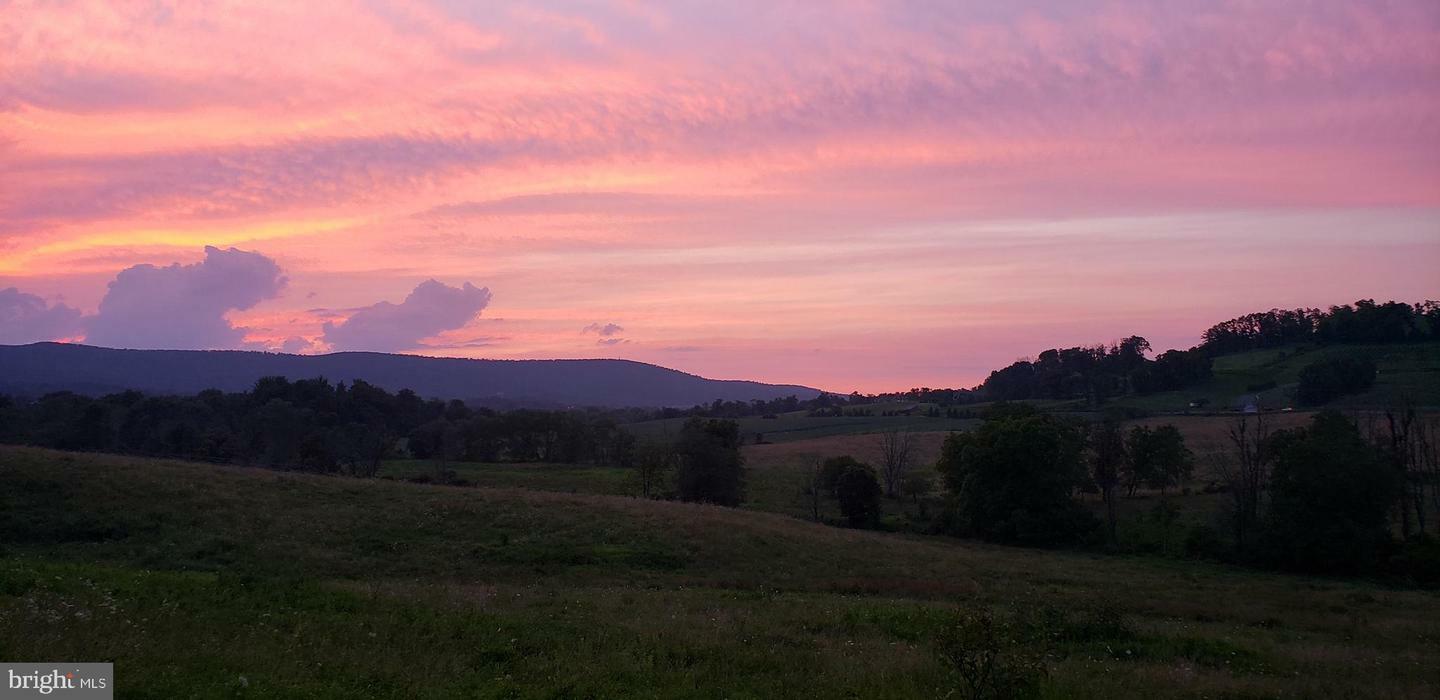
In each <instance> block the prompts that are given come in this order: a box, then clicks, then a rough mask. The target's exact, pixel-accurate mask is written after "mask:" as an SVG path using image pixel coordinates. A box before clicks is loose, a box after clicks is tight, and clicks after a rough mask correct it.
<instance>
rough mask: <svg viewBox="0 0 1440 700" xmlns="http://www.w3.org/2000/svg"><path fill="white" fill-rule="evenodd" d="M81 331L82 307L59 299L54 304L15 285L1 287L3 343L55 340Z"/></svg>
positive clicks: (0, 315)
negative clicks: (59, 301) (63, 302)
mask: <svg viewBox="0 0 1440 700" xmlns="http://www.w3.org/2000/svg"><path fill="white" fill-rule="evenodd" d="M79 332H80V310H79V309H73V308H70V307H69V306H66V305H64V304H60V303H56V304H55V305H53V306H51V305H49V304H46V303H45V300H44V299H42V298H40V297H37V296H35V295H34V294H26V293H24V292H22V291H20V290H19V289H16V288H14V287H10V288H9V289H0V345H22V344H25V343H34V342H38V341H42V340H56V339H59V338H66V337H69V336H72V335H76V334H78V333H79Z"/></svg>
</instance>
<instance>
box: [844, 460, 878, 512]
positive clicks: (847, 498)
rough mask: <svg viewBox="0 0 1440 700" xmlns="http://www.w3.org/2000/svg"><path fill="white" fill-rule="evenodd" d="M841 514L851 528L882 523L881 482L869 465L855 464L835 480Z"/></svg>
mask: <svg viewBox="0 0 1440 700" xmlns="http://www.w3.org/2000/svg"><path fill="white" fill-rule="evenodd" d="M835 498H836V499H837V500H838V501H839V502H840V514H841V515H843V516H845V521H846V522H848V523H849V524H850V526H851V527H874V526H875V525H876V524H878V523H879V521H880V480H879V479H878V478H877V477H876V476H875V470H874V469H872V468H871V467H870V465H868V464H861V463H858V462H857V463H854V464H851V465H849V466H848V467H847V468H846V469H845V470H844V471H842V472H840V474H839V476H838V477H836V479H835Z"/></svg>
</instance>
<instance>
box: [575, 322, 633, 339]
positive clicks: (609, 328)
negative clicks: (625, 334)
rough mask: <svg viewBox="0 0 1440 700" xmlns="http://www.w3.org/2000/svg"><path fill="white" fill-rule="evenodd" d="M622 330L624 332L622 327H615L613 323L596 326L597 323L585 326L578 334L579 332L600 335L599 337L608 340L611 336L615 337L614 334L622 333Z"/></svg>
mask: <svg viewBox="0 0 1440 700" xmlns="http://www.w3.org/2000/svg"><path fill="white" fill-rule="evenodd" d="M624 330H625V328H624V327H623V326H619V325H616V324H614V323H607V324H605V325H603V326H602V325H600V324H598V323H592V324H590V325H588V326H586V327H584V328H581V329H580V332H581V333H598V334H600V335H601V336H604V337H607V338H608V337H610V336H612V335H615V334H616V333H620V332H622V331H624Z"/></svg>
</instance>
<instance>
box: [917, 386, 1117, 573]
mask: <svg viewBox="0 0 1440 700" xmlns="http://www.w3.org/2000/svg"><path fill="white" fill-rule="evenodd" d="M1082 443H1083V441H1082V439H1081V435H1080V433H1079V431H1078V430H1077V429H1076V428H1074V427H1072V426H1070V425H1068V424H1066V423H1064V422H1062V421H1060V420H1058V419H1056V418H1055V417H1053V416H1049V415H1030V416H1016V417H1008V418H998V419H993V420H988V421H986V422H985V423H983V424H982V425H981V426H980V427H979V428H977V429H976V430H974V431H973V432H969V433H955V434H952V435H950V436H949V437H947V438H946V439H945V444H944V446H943V447H942V448H941V455H940V461H939V463H938V464H937V465H936V468H937V469H939V470H940V473H941V474H942V475H944V478H945V487H946V489H947V490H948V491H949V493H950V495H951V497H952V499H953V507H954V509H955V512H954V519H955V524H956V526H957V527H958V529H959V530H960V532H961V534H974V535H977V536H980V537H983V538H985V539H989V540H995V541H1000V542H1013V543H1018V544H1030V545H1052V544H1060V543H1064V542H1073V541H1076V540H1078V539H1080V538H1082V537H1084V536H1085V535H1086V534H1088V533H1089V531H1090V530H1092V529H1093V528H1094V527H1095V522H1094V518H1093V517H1091V516H1090V514H1089V512H1088V511H1086V510H1085V508H1084V507H1083V506H1081V505H1080V504H1079V503H1076V502H1075V500H1074V499H1073V498H1072V494H1073V492H1074V491H1075V490H1076V489H1077V488H1078V487H1079V486H1081V485H1082V484H1083V483H1084V482H1085V481H1086V474H1085V465H1084V461H1083V460H1082V458H1081V448H1082Z"/></svg>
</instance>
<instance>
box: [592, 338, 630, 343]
mask: <svg viewBox="0 0 1440 700" xmlns="http://www.w3.org/2000/svg"><path fill="white" fill-rule="evenodd" d="M628 342H630V341H628V340H626V339H624V338H601V339H599V340H597V341H595V344H596V345H624V344H625V343H628Z"/></svg>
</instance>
